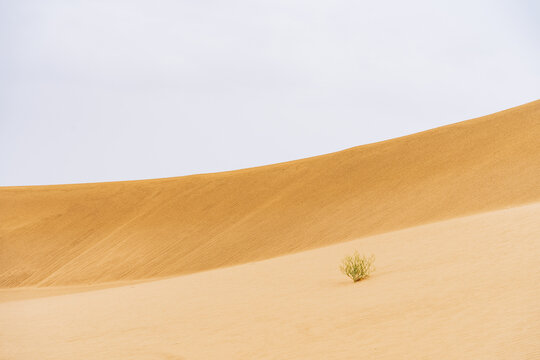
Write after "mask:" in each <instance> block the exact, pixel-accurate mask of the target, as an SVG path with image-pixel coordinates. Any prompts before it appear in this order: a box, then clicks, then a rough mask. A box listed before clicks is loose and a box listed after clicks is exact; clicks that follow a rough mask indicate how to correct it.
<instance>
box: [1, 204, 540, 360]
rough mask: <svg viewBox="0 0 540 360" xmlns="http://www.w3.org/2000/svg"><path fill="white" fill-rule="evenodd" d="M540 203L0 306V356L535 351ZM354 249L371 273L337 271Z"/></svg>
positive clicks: (532, 355)
mask: <svg viewBox="0 0 540 360" xmlns="http://www.w3.org/2000/svg"><path fill="white" fill-rule="evenodd" d="M539 219H540V203H536V204H533V205H528V206H524V207H518V208H513V209H508V210H500V211H497V212H492V213H486V214H479V215H473V216H469V217H465V218H459V219H454V220H449V221H446V222H441V223H434V224H430V225H425V226H421V227H416V228H412V229H407V230H401V231H399V232H393V233H388V234H383V235H378V236H374V237H368V238H363V239H359V240H355V241H352V242H347V243H344V244H339V245H332V246H330V247H325V248H321V249H317V250H311V251H306V252H302V253H299V254H294V255H288V256H284V257H280V258H275V259H270V260H266V261H263V262H257V263H252V264H245V265H240V266H236V267H232V268H226V269H217V270H212V271H208V272H202V273H197V274H192V275H186V276H181V277H177V278H172V279H166V280H160V281H155V282H148V283H141V284H136V285H132V286H124V287H116V288H110V289H105V290H97V291H92V292H82V293H75V294H71V295H61V296H55V297H46V298H41V299H31V300H23V301H13V302H5V303H2V304H0V329H1V330H2V331H1V335H0V336H1V337H0V341H1V342H0V358H2V359H29V360H34V359H43V360H44V359H69V360H72V359H99V360H101V359H193V360H195V359H204V360H207V359H392V360H393V359H452V360H454V359H471V360H478V359H486V360H488V359H489V360H494V359H504V360H508V359H516V360H518V359H519V360H535V359H540V301H539V299H540V282H539V280H540V266H539V265H538V255H539V254H540V238H539V234H540V221H539ZM353 249H358V250H360V251H362V252H365V253H367V254H370V253H374V254H375V255H376V256H377V260H376V265H377V271H376V272H375V273H374V275H373V276H372V277H371V278H369V279H368V280H366V281H362V282H359V283H356V284H353V283H352V282H349V281H348V280H347V279H346V278H345V277H343V275H341V274H340V273H339V271H338V270H337V266H338V263H339V260H340V259H341V257H342V256H343V255H344V254H348V253H350V252H351V251H352V250H353Z"/></svg>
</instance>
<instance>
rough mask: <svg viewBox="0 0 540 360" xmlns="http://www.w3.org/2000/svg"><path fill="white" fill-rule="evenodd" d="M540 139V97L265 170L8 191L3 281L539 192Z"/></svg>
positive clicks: (154, 260) (310, 233) (171, 259)
mask: <svg viewBox="0 0 540 360" xmlns="http://www.w3.org/2000/svg"><path fill="white" fill-rule="evenodd" d="M538 139H540V101H536V102H533V103H529V104H526V105H523V106H519V107H516V108H513V109H509V110H506V111H503V112H499V113H496V114H493V115H489V116H485V117H481V118H478V119H473V120H469V121H465V122H461V123H457V124H454V125H450V126H445V127H441V128H437V129H433V130H430V131H426V132H422V133H418V134H414V135H410V136H406V137H402V138H398V139H393V140H389V141H384V142H380V143H375V144H371V145H366V146H360V147H356V148H352V149H348V150H345V151H341V152H337V153H333V154H329V155H324V156H318V157H314V158H308V159H303V160H298V161H293V162H288V163H282V164H276V165H271V166H264V167H259V168H252V169H245V170H240V171H232V172H225V173H217V174H206V175H196V176H187V177H180V178H169V179H158V180H146V181H133V182H113V183H101V184H83V185H61V186H37V187H4V188H0V219H1V221H0V248H1V252H0V288H18V287H21V286H22V287H28V286H65V285H91V284H100V283H104V282H118V281H131V280H141V279H152V278H160V277H170V276H175V275H181V274H188V273H193V272H197V271H201V270H208V269H212V268H218V267H224V266H230V265H235V264H241V263H246V262H250V261H256V260H262V259H269V258H272V257H275V256H279V255H285V254H289V253H292V252H299V251H304V250H308V249H313V248H317V247H320V246H325V245H331V244H336V243H340V242H344V241H349V240H353V239H357V238H359V237H363V236H368V235H373V234H379V233H384V232H388V231H393V230H398V229H403V228H407V227H411V226H417V225H421V224H427V223H430V222H434V221H440V220H444V219H450V218H454V217H457V216H465V215H470V214H474V213H481V212H485V211H490V210H496V209H500V208H504V207H508V206H518V205H522V204H526V203H531V202H534V201H540V186H539V181H538V179H540V141H538ZM179 158H181V156H180V157H179Z"/></svg>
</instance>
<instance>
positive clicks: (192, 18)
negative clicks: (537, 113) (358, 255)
mask: <svg viewBox="0 0 540 360" xmlns="http://www.w3.org/2000/svg"><path fill="white" fill-rule="evenodd" d="M539 18H540V12H539V5H538V2H537V1H516V0H509V1H496V0H490V1H474V0H467V1H432V0H429V1H416V0H412V1H401V0H396V1H384V0H383V1H372V0H371V1H353V0H348V1H343V0H331V1H330V0H328V1H317V0H305V1H299V0H283V1H281V0H271V1H266V0H239V1H235V0H228V1H223V0H222V1H209V0H197V1H191V0H189V1H188V0H147V1H141V0H138V1H137V0H126V1H120V0H103V1H96V0H92V1H76V0H64V1H56V0H49V1H45V0H36V1H27V0H12V1H6V0H0V185H31V184H58V183H76V182H77V183H78V182H95V181H111V180H130V179H144V178H157V177H168V176H179V175H187V174H193V173H202V172H214V171H222V170H231V169H238V168H244V167H250V166H256V165H263V164H269V163H275V162H281V161H287V160H293V159H297V158H303V157H307V156H313V155H318V154H324V153H328V152H333V151H337V150H341V149H344V148H348V147H352V146H356V145H361V144H365V143H370V142H374V141H379V140H384V139H389V138H393V137H397V136H401V135H405V134H410V133H413V132H417V131H421V130H426V129H429V128H433V127H436V126H440V125H444V124H449V123H453V122H458V121H461V120H466V119H469V118H472V117H476V116H481V115H486V114H488V113H492V112H495V111H498V110H503V109H505V108H509V107H512V106H516V105H520V104H523V103H526V102H529V101H532V100H535V99H537V98H538V97H539V94H540V66H539V65H538V64H540V46H539V44H540V38H539V34H540V33H539V29H540V28H539V26H538V24H537V22H538V19H539Z"/></svg>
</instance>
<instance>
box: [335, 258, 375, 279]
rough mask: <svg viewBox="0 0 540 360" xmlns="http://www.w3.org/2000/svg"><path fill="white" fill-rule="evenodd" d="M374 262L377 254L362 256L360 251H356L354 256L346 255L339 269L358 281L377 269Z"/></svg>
mask: <svg viewBox="0 0 540 360" xmlns="http://www.w3.org/2000/svg"><path fill="white" fill-rule="evenodd" d="M374 262H375V256H373V255H371V256H370V257H366V256H362V257H361V256H360V254H358V251H355V252H354V254H353V255H352V256H345V258H344V259H343V260H342V261H341V266H340V267H339V269H340V270H341V272H342V273H344V274H345V275H347V276H348V277H350V278H351V279H352V280H353V281H354V282H357V281H360V280H363V279H365V278H367V277H368V276H369V274H371V273H372V272H373V271H375V267H374V266H373V263H374Z"/></svg>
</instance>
